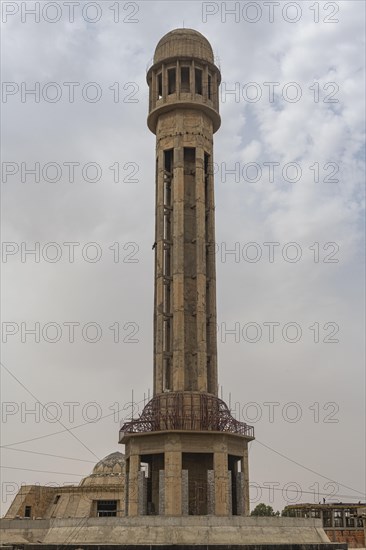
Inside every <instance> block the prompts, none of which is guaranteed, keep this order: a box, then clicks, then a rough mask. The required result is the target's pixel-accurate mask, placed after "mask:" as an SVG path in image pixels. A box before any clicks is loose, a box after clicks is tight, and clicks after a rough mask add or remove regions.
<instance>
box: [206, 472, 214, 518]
mask: <svg viewBox="0 0 366 550" xmlns="http://www.w3.org/2000/svg"><path fill="white" fill-rule="evenodd" d="M207 514H208V515H209V516H213V515H214V514H215V472H214V471H213V470H208V471H207Z"/></svg>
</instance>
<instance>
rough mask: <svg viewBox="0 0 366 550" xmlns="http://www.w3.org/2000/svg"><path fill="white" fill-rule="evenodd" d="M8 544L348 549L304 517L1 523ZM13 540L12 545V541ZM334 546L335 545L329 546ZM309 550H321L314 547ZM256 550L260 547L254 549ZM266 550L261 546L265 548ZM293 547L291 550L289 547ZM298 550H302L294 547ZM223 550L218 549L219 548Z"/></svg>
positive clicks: (195, 517)
mask: <svg viewBox="0 0 366 550" xmlns="http://www.w3.org/2000/svg"><path fill="white" fill-rule="evenodd" d="M0 528H1V530H2V532H1V535H2V541H3V543H4V544H6V543H7V542H9V543H10V542H11V543H13V544H14V542H15V539H16V537H20V538H21V539H23V540H24V539H25V540H28V541H29V542H33V543H36V542H37V541H41V542H42V543H43V544H51V545H52V544H62V545H64V544H65V541H67V545H80V546H81V547H82V548H85V545H88V544H98V545H101V544H107V541H108V544H119V545H130V546H129V547H131V546H133V545H144V544H145V545H149V544H150V545H152V546H154V545H159V544H160V545H166V547H167V548H169V547H170V546H171V545H173V544H175V545H206V546H207V545H223V546H224V545H226V546H225V547H226V548H227V547H228V545H239V546H238V547H239V548H240V545H245V544H251V545H267V546H264V547H263V546H262V548H266V547H268V548H271V545H274V544H277V545H281V546H280V547H277V548H278V550H279V548H281V549H282V548H286V547H285V546H284V545H286V544H290V545H300V546H298V547H297V548H299V549H300V548H302V547H301V545H306V546H304V548H306V549H308V548H312V549H313V548H314V549H318V548H319V550H320V549H323V550H326V549H327V548H334V549H338V548H346V547H347V546H346V545H342V544H339V543H338V544H336V545H333V546H331V545H329V540H328V538H327V537H326V535H325V533H324V531H323V529H322V527H321V522H320V521H319V520H312V519H303V518H299V519H298V518H254V517H249V518H243V517H239V516H238V517H231V518H225V517H215V516H190V517H180V518H172V517H161V516H160V517H159V516H155V517H148V516H142V517H136V518H86V519H85V520H84V521H82V522H80V518H79V519H69V520H66V519H63V520H38V521H37V520H1V521H0ZM10 538H11V539H12V540H8V539H10ZM327 543H328V545H329V546H323V545H324V544H325V545H326V544H327ZM308 545H315V546H313V547H311V546H308ZM229 548H230V546H229ZM254 548H255V547H254ZM260 548H261V547H260ZM289 548H291V547H289ZM293 548H296V546H293ZM215 550H217V548H216V549H215Z"/></svg>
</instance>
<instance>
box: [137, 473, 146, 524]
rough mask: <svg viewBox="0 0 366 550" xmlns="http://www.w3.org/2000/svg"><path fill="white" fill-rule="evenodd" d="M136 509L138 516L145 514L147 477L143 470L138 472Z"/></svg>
mask: <svg viewBox="0 0 366 550" xmlns="http://www.w3.org/2000/svg"><path fill="white" fill-rule="evenodd" d="M138 510H139V516H146V514H147V479H146V475H145V472H142V471H140V472H139V473H138Z"/></svg>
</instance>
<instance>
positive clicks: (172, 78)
mask: <svg viewBox="0 0 366 550" xmlns="http://www.w3.org/2000/svg"><path fill="white" fill-rule="evenodd" d="M175 83H176V71H175V69H168V94H174V93H175Z"/></svg>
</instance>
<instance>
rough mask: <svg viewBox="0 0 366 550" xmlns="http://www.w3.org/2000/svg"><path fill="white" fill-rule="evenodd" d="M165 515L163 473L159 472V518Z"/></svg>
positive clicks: (162, 471)
mask: <svg viewBox="0 0 366 550" xmlns="http://www.w3.org/2000/svg"><path fill="white" fill-rule="evenodd" d="M164 514H165V471H164V470H159V516H164Z"/></svg>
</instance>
